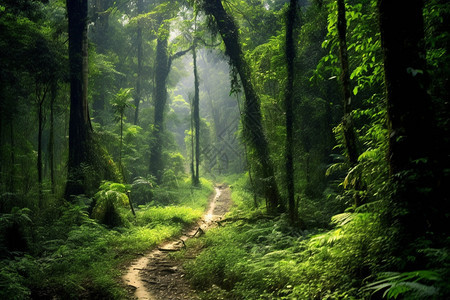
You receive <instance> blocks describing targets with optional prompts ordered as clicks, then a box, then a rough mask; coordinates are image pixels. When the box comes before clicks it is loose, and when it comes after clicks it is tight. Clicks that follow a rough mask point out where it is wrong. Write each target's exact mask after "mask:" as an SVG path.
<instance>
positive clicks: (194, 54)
mask: <svg viewBox="0 0 450 300" xmlns="http://www.w3.org/2000/svg"><path fill="white" fill-rule="evenodd" d="M196 51H197V49H196V41H195V40H194V46H193V49H192V58H193V62H194V101H193V102H194V103H193V108H194V128H195V177H194V182H193V183H194V185H199V184H200V177H199V172H198V169H199V165H200V107H199V106H200V105H199V102H200V95H199V93H200V91H199V79H198V71H197V52H196Z"/></svg>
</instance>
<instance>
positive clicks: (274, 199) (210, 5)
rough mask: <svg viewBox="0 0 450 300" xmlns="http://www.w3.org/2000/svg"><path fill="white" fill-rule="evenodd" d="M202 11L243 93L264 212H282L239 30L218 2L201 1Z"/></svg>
mask: <svg viewBox="0 0 450 300" xmlns="http://www.w3.org/2000/svg"><path fill="white" fill-rule="evenodd" d="M203 9H204V11H205V12H206V13H207V14H209V15H212V16H214V19H215V20H216V24H217V27H218V29H219V33H220V35H221V36H222V39H223V41H224V43H225V47H226V55H227V56H228V57H229V58H230V64H231V65H232V66H233V68H235V70H236V71H237V73H238V74H239V77H240V80H241V83H242V87H243V89H244V93H245V104H244V114H243V125H244V126H243V127H244V128H243V131H244V138H245V140H246V142H247V143H248V145H249V146H250V147H251V148H252V150H253V151H255V153H256V156H257V159H258V160H259V163H260V164H261V175H262V177H263V178H262V180H263V181H264V184H263V185H262V187H263V190H264V196H265V198H266V201H267V204H268V205H267V210H268V211H269V212H270V213H275V212H276V211H277V210H279V209H281V206H282V203H281V202H280V195H279V192H278V186H277V183H276V181H275V176H274V170H273V165H272V162H271V160H270V155H269V147H268V142H267V139H266V136H265V134H264V130H263V126H262V116H261V109H260V100H259V97H258V95H257V94H256V92H255V90H254V88H253V84H252V82H251V80H250V78H251V76H250V75H251V74H250V68H249V66H248V64H247V62H246V61H245V60H244V59H243V53H242V49H241V45H240V43H239V37H238V32H239V30H238V28H237V26H236V24H235V22H234V21H233V19H232V18H231V17H230V16H229V15H228V14H227V12H226V11H225V9H224V8H223V6H222V2H221V1H220V0H211V1H204V2H203Z"/></svg>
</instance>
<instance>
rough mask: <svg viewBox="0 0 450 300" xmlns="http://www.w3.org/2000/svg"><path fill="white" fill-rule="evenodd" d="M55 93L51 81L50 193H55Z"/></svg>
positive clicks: (53, 84) (55, 85)
mask: <svg viewBox="0 0 450 300" xmlns="http://www.w3.org/2000/svg"><path fill="white" fill-rule="evenodd" d="M56 95H57V82H52V86H51V95H50V133H49V139H48V156H49V166H50V183H51V189H52V194H55V187H56V186H55V115H54V114H55V112H54V105H55V100H56Z"/></svg>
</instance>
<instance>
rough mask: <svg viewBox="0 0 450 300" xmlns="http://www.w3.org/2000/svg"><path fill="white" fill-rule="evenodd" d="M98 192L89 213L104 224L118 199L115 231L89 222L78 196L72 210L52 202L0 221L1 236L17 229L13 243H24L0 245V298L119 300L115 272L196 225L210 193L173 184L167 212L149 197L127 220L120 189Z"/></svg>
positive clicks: (125, 201) (207, 185)
mask: <svg viewBox="0 0 450 300" xmlns="http://www.w3.org/2000/svg"><path fill="white" fill-rule="evenodd" d="M102 186H103V188H105V189H107V191H105V190H104V191H103V192H102V191H100V192H99V193H98V194H97V195H96V197H97V196H98V197H99V198H98V199H96V201H97V202H96V206H95V207H94V213H93V215H94V216H101V218H99V219H103V218H104V217H103V214H104V212H102V211H101V210H102V208H104V207H107V206H108V205H110V204H111V203H112V204H114V203H116V202H117V199H120V203H119V204H118V206H120V207H119V208H117V207H116V206H117V203H116V204H114V205H116V206H114V205H113V207H114V209H117V213H118V215H119V216H120V220H121V226H115V227H111V226H109V225H108V226H107V225H102V224H101V223H99V222H98V221H96V220H94V219H92V218H90V217H89V209H88V208H89V206H88V205H86V204H89V203H91V200H90V199H82V198H80V199H79V200H80V201H79V203H78V204H76V205H75V204H68V203H65V202H62V201H59V202H57V203H55V205H52V206H49V207H48V208H47V211H46V212H45V213H42V214H41V215H39V216H37V215H33V213H32V211H30V210H15V211H14V212H13V213H12V214H2V215H0V230H1V231H2V232H1V233H2V234H1V235H0V236H7V234H4V233H5V232H8V231H11V230H13V229H11V228H13V227H14V226H17V228H19V231H18V232H19V233H20V236H16V238H23V239H24V241H25V242H24V243H25V245H26V246H24V247H22V248H17V249H14V248H11V246H10V245H8V244H7V243H6V242H7V241H5V240H2V241H0V258H1V260H0V299H28V298H33V299H41V298H45V299H47V298H48V299H50V298H51V299H123V298H125V296H126V294H125V291H124V289H123V287H122V286H121V280H120V275H121V274H120V269H121V266H123V265H124V264H126V263H127V262H129V261H130V260H131V259H133V258H135V257H136V255H137V254H139V253H142V252H144V251H147V250H148V249H150V248H151V247H154V246H155V245H157V244H159V243H161V242H162V241H163V240H165V239H167V238H169V237H171V236H174V235H177V234H179V233H180V232H181V229H182V228H183V226H185V225H186V224H190V223H192V222H194V221H195V220H197V219H198V218H199V217H200V216H201V215H202V212H203V211H204V209H205V207H206V204H207V201H208V197H209V195H210V194H211V192H212V190H213V186H212V183H211V182H209V181H207V180H204V179H202V185H201V187H200V188H196V189H191V187H190V186H191V185H190V182H189V180H188V179H187V178H186V179H183V180H179V181H178V186H175V187H172V188H171V189H170V191H171V192H172V193H171V197H172V198H170V199H165V201H167V200H169V201H170V203H168V206H161V205H158V199H157V198H155V199H154V201H152V202H151V203H149V204H147V205H141V206H139V207H136V208H135V209H136V217H134V216H133V215H132V214H131V211H130V209H129V203H128V198H127V196H126V193H125V190H123V191H122V190H121V189H122V187H121V184H111V183H105V184H104V185H102ZM154 189H160V191H157V192H156V193H155V194H156V195H157V194H158V193H162V190H163V189H166V187H155V188H154ZM102 195H103V196H105V197H106V198H101V196H102ZM111 195H112V196H113V198H111V197H112V196H111ZM105 199H106V200H105ZM105 201H109V204H108V205H106V204H107V203H108V202H105ZM105 203H106V204H105Z"/></svg>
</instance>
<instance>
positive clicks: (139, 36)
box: [134, 0, 144, 125]
mask: <svg viewBox="0 0 450 300" xmlns="http://www.w3.org/2000/svg"><path fill="white" fill-rule="evenodd" d="M143 12H144V4H143V0H138V2H137V14H138V15H140V14H142V13H143ZM136 43H137V77H136V92H135V94H134V107H135V110H134V125H137V124H138V120H139V104H140V102H141V96H142V95H141V93H142V92H141V90H142V87H141V85H142V63H143V61H142V60H143V57H142V25H141V22H140V21H138V24H137V37H136Z"/></svg>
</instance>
